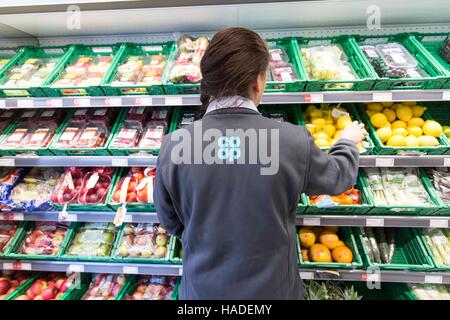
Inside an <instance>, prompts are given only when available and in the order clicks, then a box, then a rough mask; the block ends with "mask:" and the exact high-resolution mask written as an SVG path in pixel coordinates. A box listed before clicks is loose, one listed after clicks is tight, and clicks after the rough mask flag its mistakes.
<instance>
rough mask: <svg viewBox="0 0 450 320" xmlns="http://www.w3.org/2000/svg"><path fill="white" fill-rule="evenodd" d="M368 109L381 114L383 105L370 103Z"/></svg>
mask: <svg viewBox="0 0 450 320" xmlns="http://www.w3.org/2000/svg"><path fill="white" fill-rule="evenodd" d="M366 109H367V110H372V111H377V112H381V111H382V110H383V105H382V104H381V103H377V102H374V103H369V104H368V105H367V106H366Z"/></svg>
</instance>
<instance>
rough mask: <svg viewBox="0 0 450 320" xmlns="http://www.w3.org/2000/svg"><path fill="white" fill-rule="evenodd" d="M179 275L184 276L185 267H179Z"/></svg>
mask: <svg viewBox="0 0 450 320" xmlns="http://www.w3.org/2000/svg"><path fill="white" fill-rule="evenodd" d="M178 275H179V276H182V275H183V267H179V268H178Z"/></svg>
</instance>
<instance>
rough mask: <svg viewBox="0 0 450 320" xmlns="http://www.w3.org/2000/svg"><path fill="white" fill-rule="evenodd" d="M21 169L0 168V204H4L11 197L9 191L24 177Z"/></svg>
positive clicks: (23, 171)
mask: <svg viewBox="0 0 450 320" xmlns="http://www.w3.org/2000/svg"><path fill="white" fill-rule="evenodd" d="M24 173H25V170H24V169H23V168H7V167H1V168H0V202H1V203H3V204H4V203H6V202H7V201H8V200H9V197H10V195H11V190H12V189H13V187H14V186H15V185H16V183H17V182H18V181H19V179H20V178H21V177H22V176H23V175H24Z"/></svg>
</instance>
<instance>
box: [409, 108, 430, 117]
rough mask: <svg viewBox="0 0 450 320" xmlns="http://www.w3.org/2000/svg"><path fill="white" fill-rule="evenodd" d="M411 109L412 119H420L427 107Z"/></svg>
mask: <svg viewBox="0 0 450 320" xmlns="http://www.w3.org/2000/svg"><path fill="white" fill-rule="evenodd" d="M411 109H412V111H413V116H414V117H421V116H422V115H423V113H424V112H425V110H427V107H422V106H413V107H411Z"/></svg>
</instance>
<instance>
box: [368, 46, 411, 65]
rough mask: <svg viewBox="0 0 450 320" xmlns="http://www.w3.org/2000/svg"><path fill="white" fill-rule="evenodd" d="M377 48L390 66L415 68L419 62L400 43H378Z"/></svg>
mask: <svg viewBox="0 0 450 320" xmlns="http://www.w3.org/2000/svg"><path fill="white" fill-rule="evenodd" d="M376 50H377V51H378V53H379V54H380V56H381V57H382V58H383V60H384V62H386V64H387V65H388V66H390V67H396V68H415V67H416V66H417V64H418V63H417V60H416V59H415V58H414V57H413V56H412V55H411V54H410V53H409V51H408V50H406V48H405V47H404V46H402V45H401V44H400V43H397V42H391V43H386V44H378V45H377V46H376Z"/></svg>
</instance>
